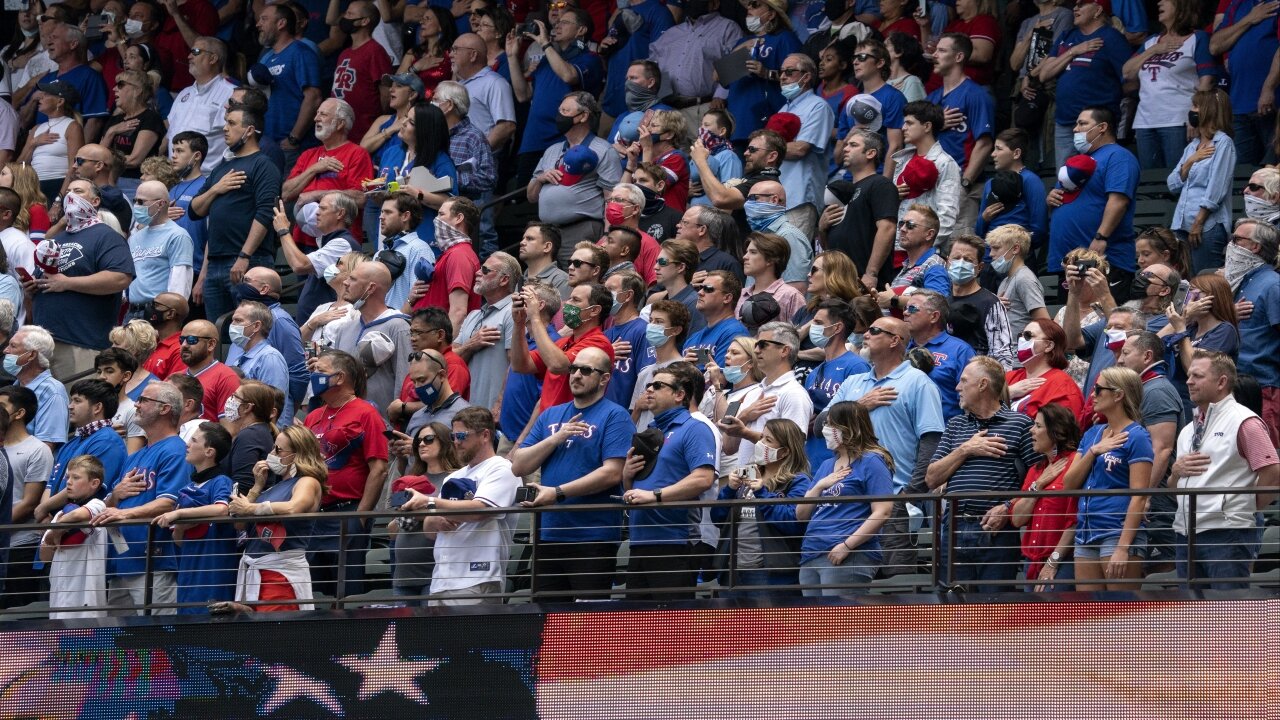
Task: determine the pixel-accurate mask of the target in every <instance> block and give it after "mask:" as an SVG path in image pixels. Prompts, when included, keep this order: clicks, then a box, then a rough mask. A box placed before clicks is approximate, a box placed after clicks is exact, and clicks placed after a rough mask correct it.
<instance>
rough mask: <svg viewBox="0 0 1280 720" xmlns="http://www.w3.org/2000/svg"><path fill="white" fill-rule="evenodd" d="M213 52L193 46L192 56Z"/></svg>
mask: <svg viewBox="0 0 1280 720" xmlns="http://www.w3.org/2000/svg"><path fill="white" fill-rule="evenodd" d="M213 54H214V52H213V51H212V50H205V49H204V48H191V55H192V57H200V56H201V55H213Z"/></svg>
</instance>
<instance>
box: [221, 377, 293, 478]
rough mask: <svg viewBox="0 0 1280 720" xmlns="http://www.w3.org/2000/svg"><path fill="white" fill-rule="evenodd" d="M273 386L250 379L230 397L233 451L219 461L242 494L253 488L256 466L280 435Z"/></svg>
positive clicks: (225, 417)
mask: <svg viewBox="0 0 1280 720" xmlns="http://www.w3.org/2000/svg"><path fill="white" fill-rule="evenodd" d="M273 394H274V393H273V390H272V388H270V387H268V386H266V385H263V384H262V383H260V382H257V381H256V380H248V381H245V382H243V383H241V384H240V387H239V388H237V389H236V391H235V392H233V393H232V394H231V397H229V398H227V400H228V403H227V404H228V407H227V408H226V411H225V412H224V413H223V418H222V419H223V422H224V427H226V428H227V430H228V431H229V432H230V433H231V435H232V438H233V439H232V441H231V450H230V452H229V453H228V454H227V456H226V457H225V458H223V460H222V462H221V463H220V465H221V467H222V471H223V472H225V473H226V474H227V475H230V476H231V481H232V482H233V483H234V484H235V486H236V488H237V490H238V491H239V492H240V494H242V495H244V494H248V493H249V491H250V490H251V489H252V488H253V481H254V477H253V469H254V468H255V467H256V466H257V464H258V462H259V461H261V460H266V459H267V455H268V454H269V453H271V450H272V443H274V442H275V437H276V435H277V434H278V431H277V430H276V426H275V424H274V423H273V422H272V417H273V416H274V415H275V414H276V413H278V412H279V410H280V408H278V407H276V403H275V398H274V397H272V395H273Z"/></svg>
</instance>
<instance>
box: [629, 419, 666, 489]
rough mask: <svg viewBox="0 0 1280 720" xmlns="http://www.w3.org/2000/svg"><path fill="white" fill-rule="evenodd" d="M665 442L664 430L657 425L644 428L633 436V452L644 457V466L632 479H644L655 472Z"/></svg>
mask: <svg viewBox="0 0 1280 720" xmlns="http://www.w3.org/2000/svg"><path fill="white" fill-rule="evenodd" d="M663 442H665V440H664V438H663V436H662V431H661V430H659V429H658V428H656V427H651V428H648V429H646V430H642V431H640V432H638V433H636V434H634V435H632V436H631V450H632V452H633V453H635V455H636V456H637V457H642V458H644V468H643V469H642V470H640V472H638V473H636V476H635V477H634V478H632V481H635V480H643V479H645V478H647V477H649V473H651V472H653V466H655V465H657V464H658V453H659V452H660V451H661V450H662V444H663Z"/></svg>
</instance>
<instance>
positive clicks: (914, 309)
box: [902, 305, 924, 315]
mask: <svg viewBox="0 0 1280 720" xmlns="http://www.w3.org/2000/svg"><path fill="white" fill-rule="evenodd" d="M923 309H924V308H922V307H920V306H919V305H908V306H906V307H905V308H903V310H902V314H903V315H915V314H916V313H918V312H920V311H921V310H923Z"/></svg>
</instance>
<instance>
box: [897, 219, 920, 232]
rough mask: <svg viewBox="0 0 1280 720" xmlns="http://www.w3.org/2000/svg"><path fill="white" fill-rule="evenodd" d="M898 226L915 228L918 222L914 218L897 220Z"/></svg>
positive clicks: (918, 224)
mask: <svg viewBox="0 0 1280 720" xmlns="http://www.w3.org/2000/svg"><path fill="white" fill-rule="evenodd" d="M898 227H899V228H906V229H908V230H915V229H916V228H918V227H920V223H918V222H916V221H915V220H899V221H898Z"/></svg>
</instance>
